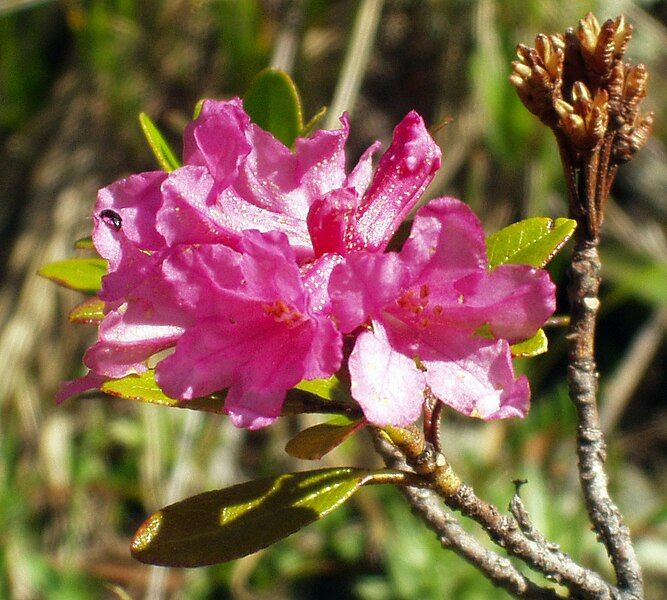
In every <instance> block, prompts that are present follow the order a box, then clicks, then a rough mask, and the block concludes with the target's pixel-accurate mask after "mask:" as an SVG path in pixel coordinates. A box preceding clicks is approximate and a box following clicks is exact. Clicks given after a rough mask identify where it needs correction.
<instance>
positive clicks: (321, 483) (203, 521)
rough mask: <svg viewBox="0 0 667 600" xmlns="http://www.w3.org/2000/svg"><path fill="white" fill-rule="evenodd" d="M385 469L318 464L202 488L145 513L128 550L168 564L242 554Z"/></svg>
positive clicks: (326, 509)
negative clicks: (300, 470)
mask: <svg viewBox="0 0 667 600" xmlns="http://www.w3.org/2000/svg"><path fill="white" fill-rule="evenodd" d="M387 473H388V472H377V473H370V472H368V471H363V470H360V469H352V468H335V469H321V470H318V471H306V472H303V473H287V474H283V475H280V476H278V477H271V478H267V479H261V480H258V481H250V482H248V483H241V484H239V485H234V486H232V487H229V488H226V489H222V490H215V491H211V492H205V493H203V494H199V495H197V496H193V497H191V498H188V499H186V500H182V501H181V502H177V503H176V504H172V505H170V506H167V507H166V508H163V509H162V510H160V511H158V512H156V513H155V514H153V515H152V516H151V517H149V518H148V519H147V520H146V521H145V522H144V524H143V525H142V526H141V527H140V528H139V530H138V531H137V532H136V533H135V536H134V539H133V540H132V546H131V550H132V556H133V557H134V558H136V559H137V560H139V561H141V562H144V563H148V564H153V565H163V566H170V567H199V566H204V565H212V564H216V563H221V562H225V561H228V560H234V559H236V558H241V557H243V556H247V555H248V554H252V553H253V552H257V551H258V550H261V549H262V548H266V547H267V546H270V545H271V544H273V543H275V542H277V541H278V540H281V539H283V538H285V537H287V536H288V535H291V534H292V533H295V532H296V531H298V530H299V529H301V528H303V527H305V526H306V525H309V524H310V523H312V522H313V521H316V520H317V519H321V518H322V517H324V516H325V515H327V514H328V513H330V512H331V511H332V510H334V509H335V508H337V507H338V506H340V505H341V504H342V503H343V502H345V501H346V500H348V499H349V498H350V497H351V496H352V495H353V494H354V493H355V492H356V491H357V490H358V489H359V488H360V487H361V486H362V485H364V484H368V483H385V482H388V480H387V479H386V478H385V475H386V474H387ZM389 474H390V475H391V472H389Z"/></svg>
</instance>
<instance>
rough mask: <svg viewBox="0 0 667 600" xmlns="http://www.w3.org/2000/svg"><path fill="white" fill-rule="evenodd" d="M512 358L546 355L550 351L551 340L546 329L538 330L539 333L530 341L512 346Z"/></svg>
mask: <svg viewBox="0 0 667 600" xmlns="http://www.w3.org/2000/svg"><path fill="white" fill-rule="evenodd" d="M510 349H511V350H512V356H518V357H521V358H530V357H532V356H537V355H538V354H544V353H545V352H546V351H547V350H548V349H549V340H548V339H547V334H546V333H544V329H538V330H537V333H536V334H535V335H534V336H533V337H532V338H530V339H528V340H525V341H523V342H519V343H518V344H512V345H511V346H510Z"/></svg>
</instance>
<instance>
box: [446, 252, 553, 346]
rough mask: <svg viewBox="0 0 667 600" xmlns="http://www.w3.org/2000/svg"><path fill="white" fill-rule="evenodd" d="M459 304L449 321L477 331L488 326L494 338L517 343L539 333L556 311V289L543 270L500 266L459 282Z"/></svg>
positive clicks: (450, 309) (450, 310) (450, 308)
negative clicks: (480, 327) (484, 325)
mask: <svg viewBox="0 0 667 600" xmlns="http://www.w3.org/2000/svg"><path fill="white" fill-rule="evenodd" d="M454 289H455V291H456V293H457V294H458V302H456V303H455V304H453V305H450V306H448V307H447V308H446V314H447V319H448V320H450V321H451V322H453V323H457V324H461V325H465V326H467V327H470V328H472V329H476V328H477V327H479V326H480V325H482V324H484V323H488V325H489V326H490V327H491V332H492V333H493V334H494V336H496V337H499V338H505V339H507V340H509V341H510V343H514V342H516V341H519V340H525V339H527V338H529V337H531V336H533V335H534V334H535V332H536V331H537V330H538V329H539V328H540V327H541V326H542V325H544V322H545V321H546V320H547V319H548V318H549V317H550V316H551V315H552V314H553V312H554V310H555V309H556V286H554V284H553V283H552V281H551V278H550V277H549V274H548V273H547V272H546V271H544V270H542V269H534V268H532V267H528V266H526V265H500V266H499V267H497V268H496V269H494V270H493V271H491V272H488V271H481V272H477V273H472V274H470V275H468V276H467V277H464V278H463V279H461V280H459V281H457V282H456V283H455V285H454Z"/></svg>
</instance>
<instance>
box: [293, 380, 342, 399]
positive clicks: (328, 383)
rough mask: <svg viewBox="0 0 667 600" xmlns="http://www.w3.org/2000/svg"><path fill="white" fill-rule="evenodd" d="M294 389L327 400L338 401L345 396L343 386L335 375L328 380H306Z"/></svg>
mask: <svg viewBox="0 0 667 600" xmlns="http://www.w3.org/2000/svg"><path fill="white" fill-rule="evenodd" d="M294 389H296V390H301V391H303V392H308V393H309V394H313V395H314V396H318V397H319V398H324V399H325V400H337V399H340V397H341V395H345V392H344V391H343V386H342V385H341V383H340V380H339V379H338V377H336V376H335V375H332V376H331V377H329V378H327V379H311V380H305V379H304V380H303V381H301V382H300V383H299V384H298V385H297V386H296V387H295V388H294Z"/></svg>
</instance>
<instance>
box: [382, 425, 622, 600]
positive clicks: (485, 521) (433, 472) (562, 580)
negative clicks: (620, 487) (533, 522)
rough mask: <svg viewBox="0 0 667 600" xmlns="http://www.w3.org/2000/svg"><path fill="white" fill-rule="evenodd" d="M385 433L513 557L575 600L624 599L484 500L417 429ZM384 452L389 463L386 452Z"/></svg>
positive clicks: (455, 506)
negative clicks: (530, 535)
mask: <svg viewBox="0 0 667 600" xmlns="http://www.w3.org/2000/svg"><path fill="white" fill-rule="evenodd" d="M384 432H385V433H386V434H387V435H388V436H389V437H390V438H391V440H392V442H393V443H394V445H395V446H396V447H397V449H398V450H399V451H400V452H401V453H402V454H403V456H404V459H405V462H406V463H407V464H408V465H409V466H410V467H411V468H412V469H414V471H415V472H416V473H418V474H419V475H421V476H422V477H424V478H425V479H426V480H427V481H428V482H429V483H430V487H431V489H432V490H433V491H434V492H435V493H437V494H438V495H439V496H440V497H441V498H442V499H443V500H444V501H445V504H447V506H449V507H450V508H452V509H454V510H457V511H459V512H461V513H462V514H463V515H465V516H466V517H468V518H470V519H473V520H474V521H476V522H477V523H478V524H479V525H481V526H482V528H483V529H484V530H485V531H486V533H487V534H488V535H489V537H490V538H491V539H492V540H493V541H494V542H495V543H496V544H498V545H499V546H501V547H503V548H505V550H506V551H507V552H508V553H509V554H510V555H512V556H515V557H517V558H519V559H521V560H522V561H523V562H524V563H525V564H526V565H528V566H529V567H531V568H532V569H533V570H535V571H537V572H539V573H542V574H543V575H545V576H546V577H547V578H549V579H550V580H552V581H555V582H557V583H559V584H561V585H563V586H565V587H567V588H568V590H570V592H571V594H572V595H573V597H576V598H586V599H591V600H592V599H595V600H616V599H620V598H622V594H621V592H620V591H619V590H618V589H616V588H615V587H614V586H612V585H610V584H609V583H607V582H606V581H604V580H603V579H602V578H601V577H600V576H599V575H598V574H597V573H595V572H594V571H591V570H589V569H585V568H583V567H582V566H580V565H578V564H577V563H575V562H574V561H573V560H572V559H571V558H570V557H569V556H567V555H566V554H564V553H563V552H560V551H559V550H558V547H557V546H556V545H555V544H552V543H550V542H547V541H546V540H539V541H538V540H536V539H531V538H530V537H529V536H527V535H525V534H524V532H523V531H522V530H521V527H520V524H519V523H518V522H517V520H516V519H515V518H514V517H513V516H511V515H504V514H502V513H501V512H500V511H499V510H498V508H496V507H495V506H493V505H492V504H489V503H488V502H486V501H484V500H482V499H481V498H479V497H478V496H477V495H476V494H475V492H474V490H473V489H472V488H471V487H470V486H468V485H466V484H465V483H463V482H462V481H461V479H460V478H459V477H458V475H457V474H456V473H455V472H454V470H453V469H452V467H451V465H450V464H449V463H448V462H447V460H446V459H445V457H444V456H443V455H442V454H440V453H437V452H435V451H434V449H433V447H432V445H430V444H429V443H427V442H426V441H425V440H424V438H423V436H422V435H421V432H420V431H419V430H418V429H417V428H414V427H413V428H409V429H407V430H406V429H398V428H391V427H390V428H385V429H384ZM381 435H382V434H378V436H381ZM378 451H380V453H381V454H382V455H383V456H385V457H386V455H385V454H384V453H383V450H382V449H381V448H380V449H379V450H378ZM519 597H521V596H519Z"/></svg>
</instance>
